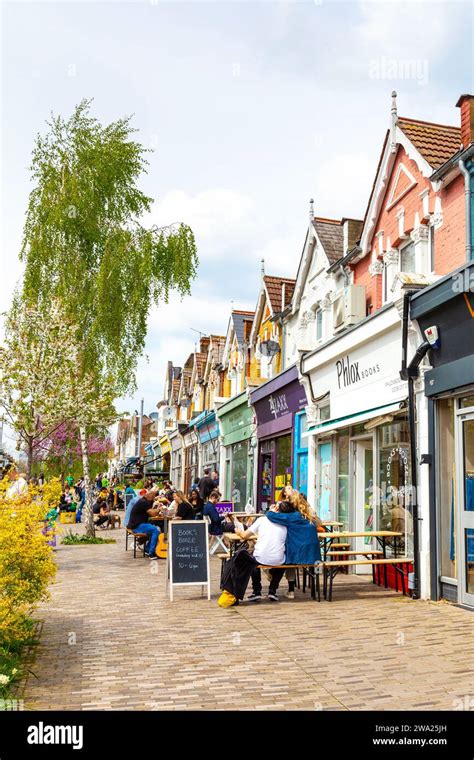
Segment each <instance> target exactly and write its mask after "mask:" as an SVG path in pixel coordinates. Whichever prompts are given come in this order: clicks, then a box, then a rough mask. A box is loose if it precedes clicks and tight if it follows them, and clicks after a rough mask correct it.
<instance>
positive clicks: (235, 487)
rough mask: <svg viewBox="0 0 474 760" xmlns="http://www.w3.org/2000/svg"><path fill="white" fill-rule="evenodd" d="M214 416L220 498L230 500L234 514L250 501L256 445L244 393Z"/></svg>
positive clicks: (253, 427)
mask: <svg viewBox="0 0 474 760" xmlns="http://www.w3.org/2000/svg"><path fill="white" fill-rule="evenodd" d="M217 416H218V420H219V425H220V429H221V460H220V475H221V480H220V484H221V490H222V493H223V497H224V499H225V500H230V501H232V502H233V503H234V509H235V510H236V511H242V510H243V509H244V508H245V506H246V504H247V503H248V501H249V499H252V489H253V464H254V448H255V444H256V439H255V436H254V429H255V426H254V422H253V410H252V408H251V407H249V405H248V396H247V393H246V392H244V393H240V394H239V395H238V396H236V397H235V398H233V399H231V400H230V401H228V402H226V403H225V404H222V406H221V407H219V409H218V412H217Z"/></svg>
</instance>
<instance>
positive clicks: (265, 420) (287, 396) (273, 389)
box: [250, 366, 307, 511]
mask: <svg viewBox="0 0 474 760" xmlns="http://www.w3.org/2000/svg"><path fill="white" fill-rule="evenodd" d="M250 403H251V404H252V406H253V408H254V410H255V416H256V420H257V441H258V462H257V478H256V505H257V510H258V511H261V510H263V511H266V510H267V509H268V508H269V507H270V506H271V504H273V503H274V502H275V501H277V500H278V498H279V495H280V492H281V489H282V488H283V486H285V485H288V484H295V483H296V481H295V468H296V470H298V471H299V472H300V473H303V474H304V473H305V472H307V468H306V463H305V462H304V457H305V455H306V458H307V450H306V449H305V447H304V442H303V440H302V435H303V434H302V433H301V432H300V439H297V436H296V435H295V428H296V418H297V415H300V417H299V418H298V419H299V423H298V428H299V430H300V431H302V430H303V429H304V425H305V422H304V419H303V415H302V414H301V413H303V412H304V407H305V406H306V403H307V402H306V395H305V392H304V389H303V387H302V386H301V385H300V382H299V380H298V370H297V368H296V367H295V366H292V367H289V368H288V369H286V370H285V371H284V372H281V373H280V374H279V375H277V376H276V377H274V378H272V380H269V381H268V382H267V383H265V384H264V385H261V386H260V387H259V388H257V389H256V390H254V391H252V393H251V394H250ZM295 452H297V456H298V461H295ZM303 482H304V481H303ZM306 482H307V480H306Z"/></svg>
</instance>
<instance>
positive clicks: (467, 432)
mask: <svg viewBox="0 0 474 760" xmlns="http://www.w3.org/2000/svg"><path fill="white" fill-rule="evenodd" d="M458 419H459V423H458V457H457V460H458V473H459V476H458V483H459V484H460V485H459V489H458V491H459V493H458V504H459V509H458V510H457V513H458V531H457V533H458V535H457V547H458V557H459V565H458V584H459V586H458V588H459V599H458V601H459V602H460V603H461V604H466V605H469V606H470V607H474V413H473V414H464V415H460V417H459V418H458Z"/></svg>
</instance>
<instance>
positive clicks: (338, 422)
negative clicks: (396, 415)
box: [301, 401, 402, 438]
mask: <svg viewBox="0 0 474 760" xmlns="http://www.w3.org/2000/svg"><path fill="white" fill-rule="evenodd" d="M401 403H402V402H401V401H397V403H396V404H395V403H394V404H385V406H377V407H375V408H374V409H366V410H365V411H363V412H357V413H356V414H349V415H346V416H345V417H339V418H337V419H333V420H325V421H324V422H320V423H319V425H313V427H310V428H308V430H307V431H306V432H305V433H303V434H302V436H301V437H302V438H308V437H309V436H310V435H319V433H325V432H326V431H329V430H337V429H338V428H341V427H349V425H357V424H358V423H360V422H365V421H366V420H370V419H372V417H379V416H384V415H386V414H390V413H391V412H398V411H400V404H401Z"/></svg>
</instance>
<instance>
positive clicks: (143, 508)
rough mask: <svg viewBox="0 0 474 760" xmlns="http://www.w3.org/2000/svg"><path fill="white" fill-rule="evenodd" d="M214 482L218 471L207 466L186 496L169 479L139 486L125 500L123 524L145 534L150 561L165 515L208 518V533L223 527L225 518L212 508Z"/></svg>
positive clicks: (215, 499) (216, 496)
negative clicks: (148, 486)
mask: <svg viewBox="0 0 474 760" xmlns="http://www.w3.org/2000/svg"><path fill="white" fill-rule="evenodd" d="M146 485H149V484H148V483H147V484H146ZM218 485H219V476H218V473H217V472H215V471H214V472H211V471H210V470H209V469H205V470H204V473H203V476H202V477H201V478H196V480H195V481H194V483H193V484H192V486H191V490H190V492H189V494H188V495H187V496H186V495H185V494H184V492H183V491H180V490H176V489H175V488H174V487H173V484H172V482H171V481H169V480H167V481H165V482H164V483H163V485H162V487H161V488H160V489H159V488H157V487H156V486H155V485H154V484H153V483H151V487H150V488H144V489H142V490H141V491H140V493H139V495H138V496H134V497H133V498H132V499H131V500H130V502H129V503H128V506H127V508H126V511H125V517H124V525H125V527H126V528H128V529H129V530H132V531H133V532H134V533H144V534H146V535H147V537H148V540H147V543H146V546H145V555H147V556H148V557H149V558H150V559H151V560H156V559H158V557H157V555H156V547H157V544H158V537H159V535H160V532H161V530H162V526H160V524H159V523H160V518H163V516H165V515H166V516H167V517H172V518H173V519H174V520H199V519H202V518H203V517H209V520H210V529H209V532H210V533H211V535H220V534H222V532H223V531H224V529H225V528H224V523H225V522H226V521H225V519H222V518H221V516H220V515H219V513H218V512H217V510H216V507H215V505H216V503H217V502H218V501H219V499H220V498H221V494H220V492H219V490H218ZM150 520H151V521H152V522H150ZM156 523H158V524H156ZM229 529H230V526H229ZM232 529H233V526H232Z"/></svg>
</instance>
